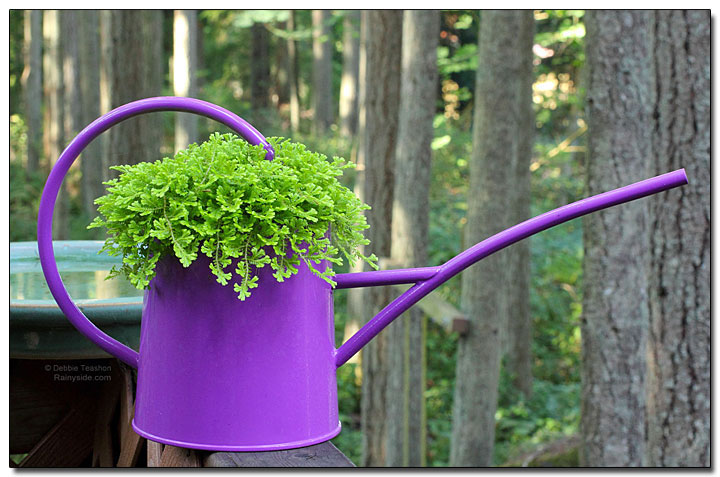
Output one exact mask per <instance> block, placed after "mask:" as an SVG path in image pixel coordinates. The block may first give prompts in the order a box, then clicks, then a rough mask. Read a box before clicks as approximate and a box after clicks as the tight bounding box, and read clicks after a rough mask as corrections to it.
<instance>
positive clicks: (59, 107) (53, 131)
mask: <svg viewBox="0 0 720 477" xmlns="http://www.w3.org/2000/svg"><path fill="white" fill-rule="evenodd" d="M61 31H62V28H61V20H60V13H59V12H58V11H57V10H45V11H43V40H44V41H43V42H44V46H45V49H44V52H43V96H44V103H45V108H44V109H45V111H44V112H45V114H44V123H45V124H44V127H43V136H44V137H43V143H44V144H43V145H44V151H45V157H46V158H47V161H48V162H47V168H48V169H50V167H52V166H53V165H54V164H55V162H57V160H58V158H59V157H60V153H61V152H62V150H63V148H64V147H65V111H64V94H63V93H64V92H63V55H62V47H61V44H60V38H61V35H60V32H61ZM67 200H68V199H67V186H66V184H65V183H63V185H62V187H61V188H60V192H59V193H58V199H57V202H56V204H55V214H54V220H53V238H54V239H56V240H65V239H67V238H68V236H69V226H68V204H67Z"/></svg>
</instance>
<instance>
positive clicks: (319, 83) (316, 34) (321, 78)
mask: <svg viewBox="0 0 720 477" xmlns="http://www.w3.org/2000/svg"><path fill="white" fill-rule="evenodd" d="M312 23H313V108H314V109H315V123H314V124H315V132H316V133H324V132H325V131H327V130H328V129H329V128H330V126H331V125H332V123H333V106H332V105H333V90H332V31H331V29H330V11H329V10H313V11H312Z"/></svg>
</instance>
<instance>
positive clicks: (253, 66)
mask: <svg viewBox="0 0 720 477" xmlns="http://www.w3.org/2000/svg"><path fill="white" fill-rule="evenodd" d="M251 36H252V40H251V42H252V62H251V63H250V104H251V106H252V111H253V123H254V124H255V126H256V127H257V128H258V129H260V130H261V131H262V130H263V129H264V127H263V126H265V125H267V123H268V121H267V118H266V117H265V115H266V114H267V108H268V105H269V99H270V95H269V88H268V87H269V84H270V62H269V58H268V56H269V53H270V38H269V36H270V33H269V32H268V30H267V27H265V25H264V24H263V23H257V22H256V23H253V26H252V28H251Z"/></svg>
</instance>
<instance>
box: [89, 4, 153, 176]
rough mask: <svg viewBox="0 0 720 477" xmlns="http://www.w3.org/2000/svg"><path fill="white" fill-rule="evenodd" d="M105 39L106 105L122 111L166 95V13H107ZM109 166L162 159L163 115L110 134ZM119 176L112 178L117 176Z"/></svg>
mask: <svg viewBox="0 0 720 477" xmlns="http://www.w3.org/2000/svg"><path fill="white" fill-rule="evenodd" d="M105 13H106V15H107V16H105V17H104V20H105V21H104V22H103V28H107V31H106V32H103V33H104V34H106V35H108V36H107V38H106V39H105V41H106V42H107V44H106V45H104V47H103V54H104V55H107V57H105V58H103V68H107V69H108V70H109V71H105V72H103V73H102V75H103V77H104V79H105V81H104V83H103V87H104V89H106V90H105V91H104V92H103V95H104V96H106V97H105V99H104V101H103V100H101V102H103V103H109V105H110V107H111V108H116V107H118V106H121V105H123V104H125V103H128V102H130V101H134V100H137V99H141V98H147V97H150V96H159V95H161V94H162V84H163V77H162V71H163V67H162V65H163V63H162V62H163V59H162V32H163V28H162V12H161V11H158V10H110V11H108V12H101V15H102V14H105ZM108 133H109V143H108V144H109V145H108V154H109V160H108V162H109V165H113V164H137V163H138V162H143V161H148V160H156V159H159V158H160V151H161V146H162V143H163V134H162V121H161V118H160V116H159V115H141V116H137V117H134V118H131V119H128V120H126V121H123V122H122V123H121V124H119V125H117V126H114V127H113V128H112V129H110V130H109V132H108ZM114 175H115V174H111V176H114Z"/></svg>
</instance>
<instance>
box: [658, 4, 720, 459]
mask: <svg viewBox="0 0 720 477" xmlns="http://www.w3.org/2000/svg"><path fill="white" fill-rule="evenodd" d="M654 20H655V21H654V25H653V46H652V49H651V50H650V51H652V52H653V53H654V54H653V55H652V59H653V63H654V64H653V67H654V75H653V77H654V78H655V81H656V83H655V85H654V86H655V90H654V100H655V110H654V114H653V119H654V121H653V122H652V123H650V124H652V131H653V153H652V157H654V158H655V161H654V163H653V167H652V168H651V170H650V173H649V175H655V174H661V173H664V172H668V171H671V170H674V169H678V168H680V167H685V170H686V171H687V175H688V177H689V179H690V184H689V185H687V186H685V187H682V188H679V189H674V190H672V191H669V192H666V193H664V194H661V195H658V196H654V197H653V198H651V199H650V200H649V203H650V221H649V224H650V238H651V246H650V256H651V266H650V274H649V277H650V283H649V296H650V304H651V305H650V324H651V327H650V336H649V343H650V353H649V355H648V356H649V359H650V366H649V370H650V372H649V375H648V384H647V386H648V413H647V416H648V425H647V428H648V436H647V451H646V453H647V456H648V464H649V465H651V466H664V467H678V466H683V467H685V466H688V467H700V466H706V467H707V466H710V91H711V86H710V14H709V12H708V11H679V10H673V11H658V12H655V13H654Z"/></svg>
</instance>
